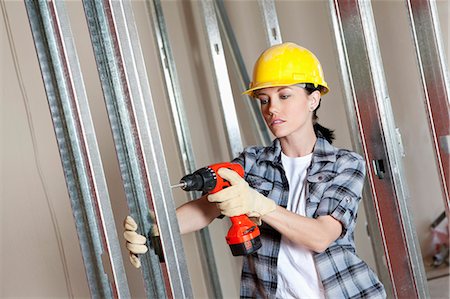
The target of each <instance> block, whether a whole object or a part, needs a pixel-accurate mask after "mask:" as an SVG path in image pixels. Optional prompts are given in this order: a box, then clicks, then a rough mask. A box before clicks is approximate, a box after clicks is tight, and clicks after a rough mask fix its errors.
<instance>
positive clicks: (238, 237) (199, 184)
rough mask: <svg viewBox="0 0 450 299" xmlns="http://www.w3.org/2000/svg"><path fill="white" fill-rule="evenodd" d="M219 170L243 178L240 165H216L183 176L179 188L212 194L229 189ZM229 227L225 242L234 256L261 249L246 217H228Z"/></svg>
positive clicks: (228, 183) (256, 229) (253, 227)
mask: <svg viewBox="0 0 450 299" xmlns="http://www.w3.org/2000/svg"><path fill="white" fill-rule="evenodd" d="M220 168H229V169H231V170H234V171H236V172H237V173H238V174H239V175H240V176H241V177H244V169H243V168H242V166H241V165H240V164H234V163H217V164H213V165H210V166H207V167H203V168H200V169H198V170H196V171H195V172H194V173H192V174H188V175H186V176H184V177H183V178H182V179H181V180H180V185H179V186H180V187H181V188H182V189H183V190H184V191H203V192H205V193H209V194H214V193H216V192H219V191H221V190H223V189H224V188H227V187H229V186H230V185H231V184H230V182H228V181H227V180H225V179H223V178H222V177H220V176H219V175H218V173H217V171H218V170H219V169H220ZM230 220H231V227H230V229H229V230H228V234H227V236H226V238H225V239H226V240H227V243H228V245H230V248H231V253H232V254H233V255H234V256H239V255H248V254H251V253H253V252H255V251H257V250H258V249H259V248H260V247H261V240H260V237H259V235H260V232H259V228H258V226H257V225H256V224H255V223H253V222H252V221H251V220H250V219H249V218H248V217H247V215H239V216H233V217H230Z"/></svg>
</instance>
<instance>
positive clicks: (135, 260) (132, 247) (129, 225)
mask: <svg viewBox="0 0 450 299" xmlns="http://www.w3.org/2000/svg"><path fill="white" fill-rule="evenodd" d="M124 228H125V231H124V233H123V237H124V238H125V240H127V249H128V251H129V257H130V262H131V264H132V265H133V266H134V267H135V268H140V267H141V261H140V260H139V257H138V256H137V255H138V254H144V253H146V252H147V251H148V248H147V246H146V245H145V243H146V242H147V238H145V237H144V236H143V235H140V234H138V233H137V232H136V230H137V228H138V226H137V223H136V221H134V219H133V217H131V216H127V218H125V221H124Z"/></svg>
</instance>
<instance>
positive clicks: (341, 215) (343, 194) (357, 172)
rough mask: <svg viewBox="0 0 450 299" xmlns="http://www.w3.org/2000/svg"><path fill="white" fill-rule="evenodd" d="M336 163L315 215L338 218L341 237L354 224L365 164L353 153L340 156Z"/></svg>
mask: <svg viewBox="0 0 450 299" xmlns="http://www.w3.org/2000/svg"><path fill="white" fill-rule="evenodd" d="M336 163H338V167H337V175H336V176H335V177H334V178H333V179H332V180H331V181H330V185H329V186H327V188H326V189H325V191H324V193H323V196H322V199H321V200H320V203H319V206H318V208H317V211H316V217H318V216H325V215H331V216H332V217H333V218H335V219H336V220H338V221H339V222H340V223H341V224H342V233H341V236H340V237H343V236H344V235H345V234H346V233H347V231H348V230H349V229H350V228H353V227H354V225H355V221H356V215H357V211H358V205H359V202H360V200H361V192H362V188H363V185H364V179H365V175H366V166H365V161H364V159H363V158H362V157H361V156H359V155H357V154H355V153H348V154H346V155H344V156H341V157H340V158H339V159H338V160H337V161H336Z"/></svg>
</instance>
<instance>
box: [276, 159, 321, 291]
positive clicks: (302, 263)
mask: <svg viewBox="0 0 450 299" xmlns="http://www.w3.org/2000/svg"><path fill="white" fill-rule="evenodd" d="M311 158H312V153H311V154H309V155H306V156H303V157H296V158H291V157H288V156H286V155H285V154H283V153H281V162H282V164H283V168H284V171H285V173H286V177H287V180H288V182H289V200H288V204H287V207H286V208H287V209H288V210H289V211H291V212H294V213H296V214H299V215H302V216H305V206H306V185H307V182H306V174H307V170H308V167H309V165H310V164H311ZM277 269H278V287H277V293H276V297H277V298H283V299H286V298H308V299H309V298H324V293H323V286H322V282H321V281H320V279H319V276H318V274H317V270H316V266H315V264H314V260H313V256H312V252H311V251H310V250H309V249H306V248H305V247H303V246H300V245H296V244H294V243H292V242H290V241H289V240H288V239H286V238H284V237H282V238H281V244H280V252H279V254H278V265H277Z"/></svg>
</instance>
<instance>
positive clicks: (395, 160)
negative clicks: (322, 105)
mask: <svg viewBox="0 0 450 299" xmlns="http://www.w3.org/2000/svg"><path fill="white" fill-rule="evenodd" d="M329 4H330V11H331V15H332V18H333V20H334V22H333V27H334V30H335V37H336V43H337V47H338V50H339V51H338V53H339V55H340V65H341V71H342V78H343V82H344V86H345V88H346V97H347V101H348V107H353V109H349V111H347V114H348V115H349V116H350V117H351V115H353V116H354V119H353V121H354V123H355V124H357V126H358V129H359V136H357V135H355V136H354V138H355V139H356V140H355V143H356V144H359V145H360V148H361V149H362V153H363V154H364V156H365V158H366V161H367V162H368V163H367V167H368V180H369V183H370V187H371V192H372V199H373V208H374V212H375V213H376V215H377V220H378V225H379V228H380V230H381V238H382V242H383V247H384V252H385V259H386V263H387V267H388V270H389V273H390V278H391V282H392V289H393V290H392V291H393V295H394V296H395V297H396V298H426V297H428V289H427V287H426V278H425V274H424V268H423V261H422V258H421V254H420V247H419V246H418V241H417V237H416V232H415V229H414V224H413V221H412V219H411V218H412V217H411V215H410V214H409V212H408V202H407V201H408V199H409V195H408V193H407V188H406V184H405V178H404V175H403V166H402V161H401V153H400V148H399V146H398V140H397V134H396V128H395V123H394V117H393V113H392V108H391V105H390V99H389V95H388V91H387V85H386V80H385V78H384V71H383V66H382V61H381V55H380V52H379V47H378V39H377V35H376V29H375V23H374V19H373V13H372V7H371V4H370V2H369V1H356V0H347V1H339V0H330V1H329ZM358 137H359V138H358ZM378 262H379V261H378Z"/></svg>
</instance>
